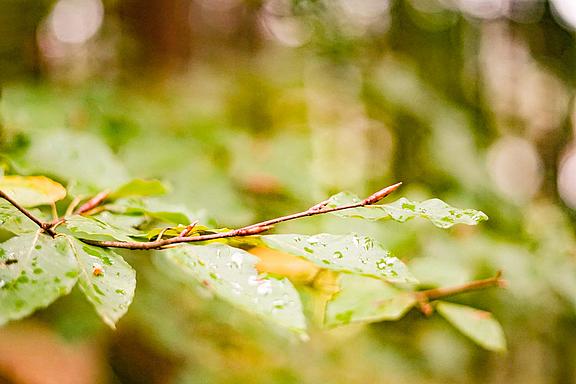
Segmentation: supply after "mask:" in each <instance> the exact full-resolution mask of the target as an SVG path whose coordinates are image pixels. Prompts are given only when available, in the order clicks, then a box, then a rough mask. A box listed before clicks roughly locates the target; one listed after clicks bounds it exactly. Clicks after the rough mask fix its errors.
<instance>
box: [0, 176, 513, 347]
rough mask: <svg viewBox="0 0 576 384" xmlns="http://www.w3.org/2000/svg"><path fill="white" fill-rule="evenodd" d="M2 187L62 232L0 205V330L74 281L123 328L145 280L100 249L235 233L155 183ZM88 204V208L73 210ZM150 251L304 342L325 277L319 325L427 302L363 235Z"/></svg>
mask: <svg viewBox="0 0 576 384" xmlns="http://www.w3.org/2000/svg"><path fill="white" fill-rule="evenodd" d="M0 190H1V191H3V192H4V193H6V194H7V195H8V196H10V197H11V198H12V199H14V200H15V201H16V202H17V203H18V204H20V205H21V206H23V207H27V208H29V209H31V211H30V212H31V213H32V214H33V215H34V216H35V217H37V218H39V219H40V220H42V221H43V222H52V223H53V224H54V225H53V228H54V232H55V233H54V234H53V236H50V234H48V233H45V232H44V231H42V230H41V229H39V227H38V226H37V225H36V224H35V223H33V222H32V221H31V220H29V219H28V218H27V217H25V216H24V214H23V213H22V212H20V211H19V210H18V209H17V208H16V207H15V206H13V205H12V204H10V203H9V202H8V201H6V200H0V224H1V229H2V230H3V231H4V232H5V234H7V236H6V237H7V238H8V240H6V241H5V242H3V243H1V244H0V324H4V323H6V322H7V321H10V320H15V319H20V318H23V317H25V316H27V315H29V314H31V313H32V312H34V311H35V310H36V309H38V308H42V307H46V306H47V305H49V304H51V303H52V302H53V301H54V300H56V299H57V298H58V297H60V296H62V295H65V294H67V293H69V292H70V291H71V289H72V288H73V287H74V286H75V285H76V284H77V285H78V286H79V288H80V289H81V291H82V292H83V293H84V294H85V296H86V298H87V300H88V301H89V302H90V303H91V304H92V305H93V306H94V308H95V310H96V312H97V313H98V315H99V316H100V317H101V318H102V320H103V321H104V322H105V323H106V324H108V325H109V326H111V327H114V326H115V324H116V322H117V321H118V320H119V319H120V318H121V317H122V316H123V315H124V314H125V313H126V311H127V310H128V307H129V305H130V303H131V301H132V298H133V296H134V292H135V287H136V273H135V271H134V270H133V269H132V267H131V266H130V265H129V264H128V263H127V262H126V261H125V260H124V259H123V257H121V256H120V255H119V254H118V253H117V252H115V251H114V250H112V249H111V248H107V247H103V246H101V244H100V245H98V242H101V241H116V242H125V243H126V242H129V243H136V244H137V243H145V242H148V241H150V240H159V239H168V238H173V237H182V236H186V237H194V236H198V235H206V234H218V233H220V232H222V231H226V229H220V228H210V227H209V226H207V225H202V224H195V225H190V223H191V222H193V221H194V219H195V218H193V217H189V215H188V214H186V213H183V212H179V211H177V210H174V209H172V208H171V207H170V206H167V205H164V204H162V203H159V202H158V201H157V200H150V199H148V198H149V197H153V196H159V195H162V194H164V193H165V192H166V188H165V187H164V186H163V185H162V184H161V183H160V182H159V181H155V180H141V179H136V180H133V181H130V182H128V183H125V184H122V185H120V186H119V187H117V188H115V189H112V190H109V191H105V192H104V193H102V194H100V196H101V198H100V199H99V200H98V201H97V202H94V199H90V198H91V197H92V196H91V195H86V194H82V193H80V192H79V191H80V189H78V188H74V185H72V184H71V185H69V187H68V191H67V190H66V189H65V188H64V187H63V186H62V185H60V184H59V183H57V182H55V181H53V180H50V179H48V178H46V177H43V176H27V177H24V176H4V177H3V178H2V179H0ZM83 201H87V203H85V204H84V205H81V206H80V208H76V207H77V206H78V204H79V203H81V202H83ZM360 201H361V200H360V199H359V198H358V197H357V196H354V195H352V194H349V193H340V194H337V195H335V196H333V197H331V198H330V199H329V200H328V202H327V204H326V208H327V209H330V208H336V207H340V206H344V205H349V204H353V203H358V202H360ZM91 202H92V203H93V204H91ZM58 211H65V213H64V212H62V213H61V214H59V212H58ZM331 213H332V214H335V215H337V216H341V217H357V218H361V219H366V220H387V219H391V220H395V221H398V222H404V221H406V220H408V219H411V218H414V217H421V218H425V219H428V220H429V221H430V222H431V223H432V224H434V225H436V226H437V227H440V228H448V227H451V226H453V225H455V224H468V225H475V224H477V223H479V222H481V221H483V220H486V219H487V217H486V215H485V214H484V213H482V212H479V211H476V210H472V209H466V210H461V209H457V208H453V207H451V206H449V205H448V204H446V203H444V202H442V201H440V200H438V199H431V200H427V201H424V202H412V201H409V200H407V199H405V198H402V199H399V200H397V201H395V202H393V203H391V204H381V205H366V206H363V207H359V208H353V209H346V210H341V211H334V212H331ZM50 215H52V217H50ZM262 249H267V250H274V251H275V252H281V253H282V254H284V255H291V256H289V257H292V258H298V259H300V260H305V261H306V263H308V265H313V266H314V267H313V268H312V270H313V271H314V273H313V274H312V277H311V278H309V279H305V280H304V281H299V280H298V279H297V278H294V276H286V275H284V276H283V275H280V274H278V273H275V271H273V270H270V269H269V270H267V269H266V267H264V266H263V265H262V263H261V261H262V260H261V259H260V258H259V257H257V256H256V255H257V254H258V252H257V251H258V250H262ZM151 252H154V257H155V258H158V259H160V260H162V261H164V263H162V266H165V268H170V269H172V270H174V271H175V272H177V274H178V275H180V276H182V275H183V276H185V278H186V279H188V278H189V279H193V280H195V281H197V282H198V283H199V285H200V286H204V287H206V288H207V289H209V290H211V291H212V292H213V293H214V294H215V295H216V296H218V297H220V298H221V299H223V300H226V301H228V302H230V303H232V304H233V305H236V306H238V307H240V308H243V309H245V310H246V311H249V312H251V313H253V314H255V315H258V316H260V317H262V318H265V319H267V320H269V321H272V322H274V323H276V324H278V325H280V326H282V327H285V328H288V329H290V330H292V331H294V332H295V333H297V334H299V335H301V336H302V337H306V329H307V319H306V317H305V315H304V313H305V310H304V305H303V304H302V301H301V298H300V293H299V291H300V290H302V289H304V288H306V287H304V286H305V285H308V286H310V285H314V281H315V280H316V281H317V280H318V278H319V276H320V275H322V272H324V271H328V273H329V276H330V279H331V282H332V284H333V286H334V287H335V289H333V290H332V292H330V294H329V295H328V297H324V299H323V301H322V303H321V311H320V312H321V314H320V319H319V320H320V323H321V325H322V326H325V327H336V326H341V325H346V324H349V323H367V322H376V321H382V320H398V319H400V318H401V317H402V316H403V315H404V314H405V313H407V312H408V311H409V310H411V309H412V308H414V307H416V306H418V305H419V303H418V295H417V293H418V281H417V280H416V279H415V278H414V277H413V275H412V274H411V273H410V271H409V269H408V268H407V266H406V265H405V264H404V263H403V262H402V261H401V260H399V259H398V258H396V257H394V256H392V255H391V254H390V252H389V251H387V250H386V248H385V247H384V246H383V245H382V244H380V243H379V242H378V241H376V240H374V239H372V238H370V237H368V236H364V235H357V234H353V233H352V234H348V235H332V234H317V235H313V236H307V235H300V234H276V235H253V236H243V237H232V238H217V239H214V240H210V241H202V242H194V243H190V242H187V243H180V244H171V245H170V246H169V247H165V249H161V250H155V251H151ZM433 304H434V306H435V308H436V309H437V312H438V313H439V314H440V315H442V316H443V317H445V318H446V319H447V320H448V321H449V322H450V323H452V324H453V325H454V326H455V327H456V328H458V329H459V330H461V331H462V332H463V333H464V334H466V335H468V336H469V337H471V338H472V339H473V340H475V341H476V342H477V343H479V344H480V345H482V346H484V347H486V348H488V349H491V350H504V349H505V341H504V337H503V334H502V330H501V328H500V326H499V324H498V323H497V322H496V321H495V320H494V319H493V318H492V316H491V315H490V314H489V313H487V312H484V311H480V310H477V309H473V308H470V307H466V306H462V305H457V304H453V303H448V302H442V301H437V302H435V303H433Z"/></svg>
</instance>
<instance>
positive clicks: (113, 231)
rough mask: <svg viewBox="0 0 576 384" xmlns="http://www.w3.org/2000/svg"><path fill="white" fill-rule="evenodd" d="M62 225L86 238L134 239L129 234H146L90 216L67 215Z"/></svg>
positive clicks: (72, 232) (102, 239)
mask: <svg viewBox="0 0 576 384" xmlns="http://www.w3.org/2000/svg"><path fill="white" fill-rule="evenodd" d="M64 227H65V228H66V229H68V231H69V232H70V233H71V234H73V235H74V236H76V237H78V238H80V239H88V240H100V241H106V240H118V241H134V239H132V238H131V237H130V236H146V235H145V234H144V233H142V232H139V231H137V230H136V229H134V228H132V227H129V226H122V227H120V226H118V225H114V224H110V223H107V222H104V221H102V220H100V219H98V218H96V217H92V216H81V215H73V216H70V217H67V218H66V222H65V224H64Z"/></svg>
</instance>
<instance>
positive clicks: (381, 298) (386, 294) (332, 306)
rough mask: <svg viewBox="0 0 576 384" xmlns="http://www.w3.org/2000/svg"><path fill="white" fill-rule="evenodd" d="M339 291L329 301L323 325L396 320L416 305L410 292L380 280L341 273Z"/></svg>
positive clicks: (331, 325)
mask: <svg viewBox="0 0 576 384" xmlns="http://www.w3.org/2000/svg"><path fill="white" fill-rule="evenodd" d="M339 283H340V291H339V292H338V293H337V294H336V295H334V296H333V298H332V299H331V300H330V301H328V303H327V305H326V313H325V316H324V325H326V326H328V327H335V326H338V325H345V324H349V323H358V322H376V321H383V320H398V319H400V318H402V316H404V314H406V312H408V311H409V310H410V309H411V308H412V307H413V306H414V304H416V298H415V297H414V295H413V294H412V293H411V292H404V291H400V290H398V289H396V288H394V287H392V286H390V285H389V284H386V283H385V282H383V281H382V280H378V279H373V278H370V277H363V276H355V275H349V274H342V275H340V277H339Z"/></svg>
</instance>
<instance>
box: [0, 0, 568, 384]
mask: <svg viewBox="0 0 576 384" xmlns="http://www.w3.org/2000/svg"><path fill="white" fill-rule="evenodd" d="M98 3H100V2H98ZM208 3H210V2H207V1H206V2H204V1H195V2H191V3H188V2H184V1H177V0H170V1H165V2H162V1H160V0H149V1H146V2H143V4H146V6H142V7H140V10H139V11H137V8H139V7H138V6H137V5H136V6H135V5H134V2H131V1H123V0H118V1H106V2H104V4H103V7H104V8H103V9H104V10H105V13H104V14H105V16H104V18H103V22H102V25H101V27H100V30H99V32H98V33H97V34H96V35H95V36H93V37H91V38H90V39H87V40H86V41H84V42H83V43H82V44H78V43H74V44H71V43H63V42H61V41H60V42H59V41H58V39H57V38H55V37H54V36H52V35H51V33H52V34H54V30H51V29H50V23H49V22H47V21H46V20H50V19H49V18H47V17H48V12H49V11H50V9H55V8H51V7H53V6H54V4H55V3H50V4H49V5H47V4H46V3H43V5H40V3H37V2H32V1H24V2H22V3H20V2H14V1H11V0H0V9H2V12H0V20H1V21H2V22H1V23H0V26H1V27H0V28H3V30H2V31H0V63H1V64H0V65H1V66H2V67H1V69H2V71H0V72H1V76H2V81H3V87H2V99H1V111H0V113H1V118H2V136H1V139H2V141H1V148H2V149H1V155H2V161H3V165H4V168H5V169H6V170H10V171H12V172H14V173H22V174H26V173H31V174H33V173H42V174H47V175H50V176H51V177H53V178H55V179H56V180H63V179H67V178H72V177H73V178H76V179H78V180H84V181H86V182H87V183H88V184H91V185H90V186H88V187H89V188H92V189H94V190H98V189H102V188H105V187H108V186H110V185H117V184H119V183H121V182H123V181H126V180H128V179H129V178H131V177H146V178H159V179H161V180H163V181H166V182H168V183H169V184H170V185H171V191H172V192H171V194H170V195H169V196H168V199H169V200H170V202H172V203H173V204H179V205H182V208H183V209H186V210H189V211H190V212H194V213H197V214H204V215H206V217H208V215H209V217H211V218H213V219H214V220H215V221H216V222H218V223H219V224H220V225H222V226H229V227H234V226H239V225H242V224H247V223H249V222H251V221H253V220H258V219H264V218H269V217H272V216H276V215H281V214H285V213H288V212H292V211H298V210H301V209H304V208H306V207H309V206H310V205H312V204H313V203H315V202H317V201H320V200H322V199H324V198H326V196H329V195H330V194H332V193H334V192H337V191H340V190H350V191H352V192H353V193H356V194H358V195H365V194H366V193H367V192H369V191H372V190H376V189H378V188H380V187H381V186H382V185H385V184H390V183H391V182H395V181H404V182H405V183H406V184H407V185H408V187H407V188H406V189H405V190H403V193H404V195H406V196H407V197H409V198H413V199H426V198H430V197H432V196H436V197H440V198H442V199H443V200H444V201H449V202H450V203H451V204H453V205H455V206H462V207H468V206H470V207H474V208H478V209H481V210H482V211H484V212H486V213H487V215H488V216H489V217H490V221H488V222H487V223H485V224H483V225H482V226H480V227H474V228H469V227H465V228H460V227H455V228H453V229H450V230H448V231H441V230H440V229H437V228H434V227H431V226H429V225H426V223H422V222H418V221H412V222H409V223H406V224H404V225H401V226H400V225H394V224H393V223H388V224H376V223H368V222H360V221H356V220H355V219H352V218H351V219H345V220H344V219H340V218H334V217H317V218H310V219H307V220H306V221H302V222H293V223H286V224H285V225H284V226H282V227H280V228H279V230H280V231H282V232H286V233H289V232H293V233H310V234H312V233H320V232H329V233H341V234H347V233H349V232H350V227H351V226H352V225H353V226H354V228H355V230H357V231H358V232H362V233H366V234H370V235H371V236H373V237H375V238H377V239H378V240H379V241H380V242H381V243H383V244H385V245H386V247H387V248H389V249H391V250H392V251H393V253H394V254H395V255H397V256H399V257H400V258H402V259H403V260H404V261H406V262H407V264H408V265H409V267H410V270H411V272H412V273H413V274H414V275H415V276H416V277H417V278H418V279H419V280H420V281H421V282H422V283H424V284H425V285H428V286H430V287H435V286H444V285H452V284H459V283H463V282H465V281H468V280H471V279H474V278H482V277H486V276H488V275H491V274H492V273H493V272H494V271H496V270H502V271H503V273H504V277H505V278H506V279H507V280H508V282H509V287H508V288H507V289H506V290H489V291H482V292H477V293H469V294H466V295H462V296H458V297H456V298H455V300H454V301H455V302H459V303H462V304H467V305H472V306H475V307H479V308H483V309H486V310H490V311H491V312H493V313H494V314H495V316H496V317H497V318H498V319H499V320H500V321H501V322H502V324H503V327H504V329H505V333H506V337H507V340H508V349H509V351H508V353H507V354H493V353H489V352H486V351H484V350H481V349H480V348H478V347H477V346H475V345H474V344H473V343H472V342H470V341H468V340H467V339H465V338H463V337H462V336H461V335H460V334H458V333H457V332H456V331H454V330H453V329H452V328H450V327H449V326H448V325H447V324H445V322H442V321H439V319H438V318H436V317H432V318H430V319H427V320H424V319H423V316H422V315H420V314H419V313H417V312H415V311H413V312H411V313H409V314H408V316H407V318H406V319H405V320H403V321H402V322H381V323H378V324H374V325H370V326H358V325H350V326H348V327H346V328H343V329H337V330H334V331H328V332H327V331H315V330H313V331H312V332H311V341H310V342H308V343H304V344H299V343H293V342H291V341H289V340H287V339H286V338H285V337H284V336H283V335H279V334H276V331H275V330H274V329H271V328H268V327H267V326H266V325H265V324H264V323H262V322H260V321H259V320H255V319H254V318H253V317H250V316H249V315H246V314H244V313H242V312H239V311H232V310H231V309H230V307H229V306H228V305H227V304H224V303H222V302H220V301H217V300H205V299H204V297H205V296H206V294H207V293H206V292H205V291H203V290H202V289H197V291H196V292H195V293H191V291H190V290H189V289H182V288H183V286H185V285H187V284H186V283H185V282H183V280H182V278H181V277H180V278H178V277H176V276H172V275H170V276H166V275H163V273H162V271H161V269H158V268H156V267H155V266H154V260H151V259H150V258H147V257H139V256H137V257H136V256H134V257H132V256H129V257H127V260H128V261H129V262H130V263H131V264H132V265H134V266H135V269H136V270H137V273H138V276H139V279H138V286H137V294H136V297H135V301H134V303H133V305H132V307H131V309H130V311H129V312H128V314H127V317H126V318H125V319H124V320H122V321H121V322H120V324H119V327H118V330H117V331H116V332H114V333H113V332H110V331H108V330H105V329H103V328H102V327H101V325H99V324H98V323H97V321H96V316H95V315H94V313H93V312H92V310H91V309H88V308H87V307H86V306H85V304H84V303H83V302H82V301H81V300H79V299H78V295H77V294H76V293H75V292H73V294H72V295H71V296H68V297H65V298H63V299H61V300H59V301H58V302H57V303H56V305H55V306H53V307H51V308H49V309H47V310H45V311H43V312H42V313H39V314H38V315H37V316H36V317H37V319H39V320H40V321H43V322H45V323H47V324H50V326H51V327H53V328H54V329H57V330H58V332H60V333H61V334H62V335H64V336H66V337H67V338H69V339H71V340H76V341H77V340H84V339H86V338H88V339H90V340H95V341H97V342H98V345H99V348H101V349H102V350H103V351H105V355H104V360H105V361H106V369H105V371H106V373H105V375H107V377H108V379H109V380H110V382H118V383H206V382H210V383H211V382H214V383H228V382H230V383H232V382H254V383H318V382H334V383H350V382H406V383H415V382H421V383H446V382H482V383H500V382H519V383H552V382H574V381H576V365H574V362H573V360H574V359H573V356H574V354H575V353H576V350H575V347H574V345H576V327H575V325H576V260H575V257H576V241H575V234H574V218H575V216H574V210H573V209H570V208H569V207H568V206H567V205H569V204H568V201H566V204H567V205H565V202H564V201H563V200H562V199H561V198H560V195H559V193H558V180H559V179H558V177H559V174H560V170H559V166H560V165H561V160H562V158H563V157H562V156H563V155H564V154H566V153H568V152H569V151H570V150H571V148H572V147H571V144H570V143H569V141H570V140H571V139H572V136H573V134H574V127H573V123H572V120H571V118H572V117H571V116H572V114H573V112H574V111H573V110H574V106H573V84H574V80H575V78H574V71H573V68H574V65H575V64H576V63H575V60H576V50H575V48H576V46H575V44H574V34H573V32H572V30H570V26H569V24H567V23H566V22H565V20H563V19H561V18H560V17H561V16H562V15H561V14H560V13H559V12H558V10H557V8H554V6H553V5H552V4H549V3H547V2H543V1H542V2H541V1H534V2H531V1H526V2H523V1H510V2H504V1H502V2H499V1H493V2H478V3H486V4H488V3H490V4H497V5H493V8H490V7H489V6H487V7H488V8H485V9H488V10H490V9H496V10H495V11H492V13H490V12H488V11H483V12H484V13H482V12H480V11H477V12H476V11H474V12H476V13H474V12H472V11H470V7H472V8H474V7H473V6H470V4H472V2H468V1H462V2H459V3H458V2H448V1H430V2H425V1H419V0H418V1H417V0H410V1H408V0H405V1H402V0H396V1H390V2H382V4H384V3H386V6H384V5H382V4H380V6H378V4H376V3H378V2H372V1H368V0H365V1H359V2H358V3H356V4H355V3H354V2H352V1H340V2H335V3H332V2H328V1H309V0H299V1H294V2H283V1H268V2H260V1H247V2H240V1H239V2H234V1H230V2H215V3H214V4H208ZM557 3H560V1H558V2H557ZM24 4H27V7H26V9H27V10H29V12H24V13H22V12H21V11H20V7H24ZM100 4H102V3H100ZM366 4H368V5H366ZM370 4H372V8H370ZM456 4H460V6H457V5H456ZM466 4H468V6H469V7H468V8H466ZM504 4H508V6H505V5H504ZM142 9H145V10H144V11H143V10H142ZM182 9H184V11H181V10H182ZM146 10H147V11H146ZM154 10H156V12H155V11H154ZM158 10H161V11H158ZM4 11H6V12H4ZM138 12H140V13H138ZM20 13H22V14H26V17H25V18H24V17H11V15H16V14H20ZM144 16H145V17H144ZM4 19H6V20H4ZM183 20H184V21H183ZM4 30H5V31H7V32H6V33H4V32H3V31H4ZM286 31H288V32H286ZM30 41H32V42H33V43H32V45H30V43H29V42H30ZM26 42H28V43H26ZM34 42H35V43H36V44H37V45H36V46H35V45H34ZM182 45H185V46H186V47H189V48H187V49H183V48H182ZM38 47H39V48H38ZM26 58H30V59H29V60H28V61H27V59H26ZM518 143H520V144H521V145H516V144H518ZM62 148H66V150H62ZM86 148H90V150H89V152H88V151H87V150H86ZM518 148H520V149H518ZM522 148H529V151H528V155H525V153H526V151H523V150H522ZM531 156H532V157H531ZM534 156H535V157H534ZM534 158H535V159H536V160H534ZM534 161H535V164H536V165H534V164H533V163H534ZM84 187H86V186H84ZM202 212H204V213H202ZM195 289H196V288H195Z"/></svg>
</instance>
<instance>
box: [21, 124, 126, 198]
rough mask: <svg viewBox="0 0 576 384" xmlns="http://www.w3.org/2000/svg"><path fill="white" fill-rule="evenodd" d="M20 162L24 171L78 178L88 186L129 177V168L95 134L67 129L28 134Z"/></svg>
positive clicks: (112, 184)
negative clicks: (29, 138) (27, 145)
mask: <svg viewBox="0 0 576 384" xmlns="http://www.w3.org/2000/svg"><path fill="white" fill-rule="evenodd" d="M23 155H24V157H23V160H24V163H25V164H21V166H22V167H23V168H24V169H25V170H26V172H27V173H37V174H47V175H53V176H55V177H56V178H57V179H62V180H69V181H73V180H75V181H77V182H79V183H80V184H81V185H84V186H91V187H93V189H91V190H97V191H100V190H103V189H106V188H113V187H116V186H117V185H120V184H122V183H124V182H126V181H127V180H128V172H127V171H126V169H125V167H124V165H123V164H122V163H121V162H120V161H119V159H118V158H117V157H116V156H115V155H114V153H113V152H112V151H111V150H110V148H109V147H108V146H107V145H106V144H105V143H104V142H103V141H102V140H101V139H100V138H98V137H97V136H95V135H93V134H90V133H88V132H78V131H74V132H73V131H70V130H67V131H65V130H59V131H50V132H45V133H41V134H35V135H34V136H31V143H30V146H29V147H28V148H27V151H26V152H25V153H23Z"/></svg>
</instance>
